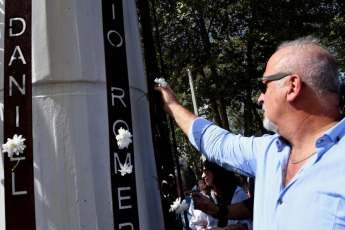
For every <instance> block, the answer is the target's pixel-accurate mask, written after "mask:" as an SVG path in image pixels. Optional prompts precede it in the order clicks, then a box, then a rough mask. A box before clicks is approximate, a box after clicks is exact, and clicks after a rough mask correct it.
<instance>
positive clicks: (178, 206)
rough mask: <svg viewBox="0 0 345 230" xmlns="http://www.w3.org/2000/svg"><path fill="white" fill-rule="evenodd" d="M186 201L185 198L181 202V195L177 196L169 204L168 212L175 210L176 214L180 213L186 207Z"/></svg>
mask: <svg viewBox="0 0 345 230" xmlns="http://www.w3.org/2000/svg"><path fill="white" fill-rule="evenodd" d="M188 206H189V205H188V203H187V202H186V200H183V201H182V202H181V197H179V198H177V199H176V200H175V201H174V203H173V204H172V205H170V209H169V212H175V213H176V214H180V213H182V212H184V211H186V210H187V209H188Z"/></svg>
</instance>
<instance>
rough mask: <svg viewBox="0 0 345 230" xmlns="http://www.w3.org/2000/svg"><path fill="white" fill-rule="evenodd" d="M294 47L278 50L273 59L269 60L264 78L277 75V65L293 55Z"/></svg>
mask: <svg viewBox="0 0 345 230" xmlns="http://www.w3.org/2000/svg"><path fill="white" fill-rule="evenodd" d="M292 49H293V47H291V46H286V47H283V48H281V49H280V50H277V51H276V52H275V53H274V54H273V55H272V56H271V57H270V59H268V62H267V64H266V70H265V73H264V76H268V75H273V74H275V73H276V69H275V67H276V65H277V64H278V63H280V62H281V60H282V59H283V58H284V57H286V56H287V55H290V54H291V53H292Z"/></svg>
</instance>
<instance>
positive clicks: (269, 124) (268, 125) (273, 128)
mask: <svg viewBox="0 0 345 230" xmlns="http://www.w3.org/2000/svg"><path fill="white" fill-rule="evenodd" d="M263 126H264V128H265V129H267V130H268V131H271V132H274V133H278V126H277V125H276V124H274V123H273V122H272V121H270V120H269V119H268V118H267V117H266V116H265V117H264V121H263Z"/></svg>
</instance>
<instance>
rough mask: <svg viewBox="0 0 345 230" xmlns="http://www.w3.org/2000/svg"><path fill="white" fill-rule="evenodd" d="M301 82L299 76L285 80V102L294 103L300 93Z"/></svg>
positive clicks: (292, 76) (295, 75)
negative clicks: (286, 89)
mask: <svg viewBox="0 0 345 230" xmlns="http://www.w3.org/2000/svg"><path fill="white" fill-rule="evenodd" d="M302 86H303V81H302V79H301V76H299V75H298V74H294V75H291V76H289V79H288V80H287V86H286V87H287V88H288V91H287V93H286V97H287V100H288V101H289V102H292V101H294V100H295V99H296V98H297V97H298V96H299V95H300V94H301V92H302Z"/></svg>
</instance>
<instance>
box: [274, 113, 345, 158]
mask: <svg viewBox="0 0 345 230" xmlns="http://www.w3.org/2000/svg"><path fill="white" fill-rule="evenodd" d="M344 136H345V118H343V119H342V120H341V121H340V122H339V123H338V124H336V125H335V126H333V127H332V128H330V129H329V130H328V131H326V132H325V133H324V135H322V136H321V137H319V138H318V139H317V140H316V146H317V147H318V146H320V145H322V143H323V142H324V141H326V140H328V142H332V143H337V142H339V141H340V139H341V138H343V137H344ZM276 145H277V149H278V152H281V151H282V150H283V149H284V148H285V146H290V143H289V142H288V141H287V140H285V138H284V137H282V136H280V135H279V136H278V138H277V141H276Z"/></svg>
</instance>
